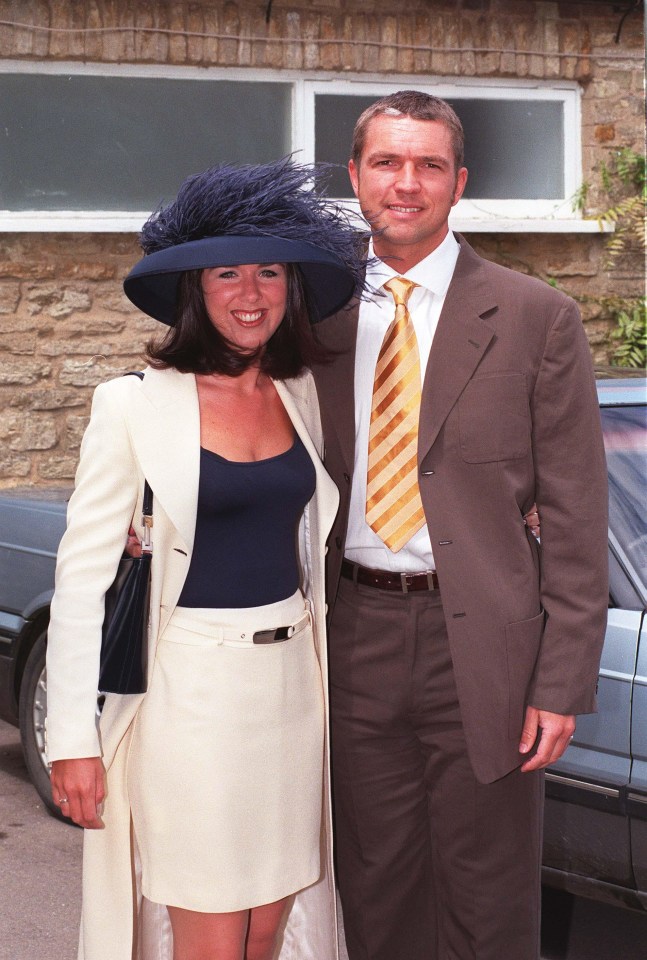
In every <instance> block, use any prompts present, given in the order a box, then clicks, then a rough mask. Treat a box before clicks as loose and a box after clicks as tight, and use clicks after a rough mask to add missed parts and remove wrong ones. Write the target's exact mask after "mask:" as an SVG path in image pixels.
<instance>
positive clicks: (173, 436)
mask: <svg viewBox="0 0 647 960" xmlns="http://www.w3.org/2000/svg"><path fill="white" fill-rule="evenodd" d="M141 386H142V394H141V396H142V402H141V403H137V404H133V406H132V408H131V409H130V410H129V411H128V419H129V423H130V428H131V431H132V437H133V446H134V449H135V451H136V454H137V457H138V459H139V462H140V464H141V468H142V471H143V473H144V476H145V477H146V479H147V480H148V482H149V484H150V486H151V488H152V490H153V496H154V498H155V503H156V504H157V505H158V506H160V507H161V508H162V509H163V510H164V512H165V513H166V515H167V516H168V518H169V520H170V521H171V523H172V524H173V526H174V527H175V528H176V530H177V531H178V533H179V534H180V536H181V537H182V539H183V540H184V542H185V544H186V546H187V549H188V552H189V553H191V551H192V550H193V540H194V535H195V521H196V514H197V508H198V484H199V481H200V410H199V406H198V392H197V388H196V382H195V376H194V375H193V374H190V373H179V372H178V371H177V370H173V369H168V370H155V369H152V368H148V369H147V370H146V373H145V376H144V380H143V382H142V385H141ZM153 514H155V504H154V506H153ZM154 523H155V521H154V520H153V529H154Z"/></svg>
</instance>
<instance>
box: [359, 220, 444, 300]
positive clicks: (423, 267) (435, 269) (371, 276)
mask: <svg viewBox="0 0 647 960" xmlns="http://www.w3.org/2000/svg"><path fill="white" fill-rule="evenodd" d="M459 250H460V246H459V244H458V242H457V240H456V238H455V237H454V234H453V233H452V232H451V230H450V231H449V233H448V234H447V236H446V237H445V239H444V240H443V242H442V243H441V244H440V245H439V246H437V247H436V249H435V250H432V251H431V253H430V254H428V255H427V256H426V257H424V259H422V260H420V261H419V263H416V265H415V266H413V267H411V269H410V270H409V271H407V273H398V272H397V270H394V269H393V267H391V266H389V264H388V263H385V262H384V261H383V260H380V259H379V258H378V257H376V256H375V253H374V251H373V240H371V241H370V242H369V248H368V262H367V266H366V279H367V281H368V285H369V289H370V288H373V289H378V288H379V287H381V286H383V285H384V284H385V283H386V281H387V280H390V279H391V278H392V277H406V278H407V279H408V280H413V282H414V283H417V284H418V286H420V287H424V288H425V289H426V290H430V291H431V293H434V294H436V296H438V297H444V296H445V294H446V293H447V288H448V287H449V284H450V283H451V279H452V276H453V274H454V268H455V266H456V261H457V260H458V253H459Z"/></svg>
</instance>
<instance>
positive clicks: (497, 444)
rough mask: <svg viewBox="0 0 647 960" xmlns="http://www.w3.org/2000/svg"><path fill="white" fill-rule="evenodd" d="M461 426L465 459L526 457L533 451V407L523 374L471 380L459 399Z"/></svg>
mask: <svg viewBox="0 0 647 960" xmlns="http://www.w3.org/2000/svg"><path fill="white" fill-rule="evenodd" d="M458 429H459V437H460V447H461V456H462V458H463V460H464V461H465V462H466V463H485V462H487V461H490V460H518V459H520V458H521V457H525V456H526V455H527V454H528V453H529V451H530V408H529V405H528V396H527V392H526V378H525V376H524V374H523V373H502V374H493V375H492V376H483V377H476V378H475V379H474V380H470V382H469V383H468V384H467V386H466V388H465V390H464V391H463V393H462V394H461V397H460V399H459V401H458Z"/></svg>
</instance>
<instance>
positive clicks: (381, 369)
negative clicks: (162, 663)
mask: <svg viewBox="0 0 647 960" xmlns="http://www.w3.org/2000/svg"><path fill="white" fill-rule="evenodd" d="M416 286H417V284H415V283H413V282H412V281H411V280H405V279H404V278H403V277H394V278H393V280H389V281H388V282H387V283H385V284H384V287H385V289H386V290H388V291H389V293H391V294H392V295H393V298H394V300H395V319H394V320H393V323H392V324H391V326H390V327H389V329H388V330H387V331H386V334H385V337H384V342H383V343H382V346H381V348H380V354H379V356H378V358H377V365H376V367H375V382H374V384H373V402H372V404H371V425H370V430H369V439H368V478H367V487H366V522H367V523H368V525H369V526H370V527H371V529H373V530H374V531H375V533H377V535H378V537H380V538H381V539H382V540H383V541H384V543H385V544H386V545H387V547H388V548H389V549H390V550H392V551H393V552H394V553H396V552H397V551H398V550H400V549H401V548H402V547H403V546H404V545H405V543H407V541H408V540H410V539H411V537H412V536H413V535H414V533H416V532H417V531H418V530H420V528H421V527H422V526H423V524H424V522H425V515H424V511H423V509H422V501H421V499H420V489H419V487H418V420H419V418H420V358H419V355H418V341H417V340H416V332H415V330H414V328H413V323H412V322H411V317H410V316H409V311H408V309H407V301H408V299H409V297H410V296H411V291H412V290H413V288H414V287H416Z"/></svg>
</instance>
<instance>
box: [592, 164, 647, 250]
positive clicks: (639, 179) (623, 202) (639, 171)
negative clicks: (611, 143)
mask: <svg viewBox="0 0 647 960" xmlns="http://www.w3.org/2000/svg"><path fill="white" fill-rule="evenodd" d="M645 168H646V160H645V156H644V155H643V154H641V153H637V152H636V151H635V150H632V149H631V148H630V147H621V148H620V149H619V150H616V151H615V152H614V153H613V154H612V157H611V160H610V161H609V162H608V163H603V164H601V166H600V179H601V181H602V186H603V188H604V190H605V192H606V194H607V196H608V198H609V199H610V200H611V206H610V207H609V208H608V209H607V210H604V211H603V212H602V213H599V214H598V215H597V221H598V223H599V224H600V225H602V224H613V225H614V226H615V231H614V233H613V234H612V235H611V236H610V238H609V240H608V241H607V251H608V253H609V260H608V263H607V266H611V265H612V264H613V262H614V261H615V260H616V259H617V258H618V257H619V255H620V254H621V253H622V252H623V251H624V250H625V249H626V248H627V247H628V246H629V245H630V244H632V243H637V244H638V246H639V247H643V248H644V247H645V204H646V202H647V176H646V169H645ZM585 187H586V189H584V188H585ZM582 191H583V192H582ZM587 193H588V187H587V186H586V185H585V184H583V185H582V187H581V188H580V190H579V191H578V193H577V194H576V203H578V204H579V203H580V202H581V201H582V198H583V201H582V202H583V203H585V202H586V197H587ZM580 209H581V207H580Z"/></svg>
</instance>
